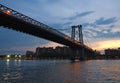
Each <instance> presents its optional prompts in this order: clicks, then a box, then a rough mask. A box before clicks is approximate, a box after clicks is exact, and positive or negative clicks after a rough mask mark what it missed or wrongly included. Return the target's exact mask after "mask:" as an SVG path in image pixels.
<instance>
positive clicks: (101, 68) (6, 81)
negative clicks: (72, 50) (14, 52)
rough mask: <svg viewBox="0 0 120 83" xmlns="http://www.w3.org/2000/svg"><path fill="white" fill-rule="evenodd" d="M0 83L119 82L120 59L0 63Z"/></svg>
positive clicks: (6, 61) (7, 61)
mask: <svg viewBox="0 0 120 83" xmlns="http://www.w3.org/2000/svg"><path fill="white" fill-rule="evenodd" d="M0 83H120V60H88V61H83V62H79V61H76V62H71V61H69V60H0Z"/></svg>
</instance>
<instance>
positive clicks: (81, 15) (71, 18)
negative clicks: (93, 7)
mask: <svg viewBox="0 0 120 83" xmlns="http://www.w3.org/2000/svg"><path fill="white" fill-rule="evenodd" d="M91 13H94V11H86V12H83V13H77V14H76V15H75V16H71V17H69V18H64V19H68V20H75V19H76V18H79V17H84V16H87V15H89V14H91Z"/></svg>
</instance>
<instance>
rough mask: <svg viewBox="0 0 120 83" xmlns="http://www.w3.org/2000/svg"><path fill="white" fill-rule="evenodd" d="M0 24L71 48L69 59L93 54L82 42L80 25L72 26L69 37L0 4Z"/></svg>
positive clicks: (87, 56) (83, 57)
mask: <svg viewBox="0 0 120 83" xmlns="http://www.w3.org/2000/svg"><path fill="white" fill-rule="evenodd" d="M0 26H3V27H4V28H8V29H12V30H15V31H19V32H23V33H25V34H30V35H33V36H36V37H40V38H44V39H47V40H50V41H53V42H56V43H60V44H63V45H66V46H69V47H70V48H71V51H72V53H71V55H70V56H71V60H75V59H79V60H84V59H86V58H89V57H91V56H93V55H94V54H95V52H94V50H92V49H91V48H90V47H88V46H87V45H85V44H84V43H83V35H82V25H78V26H72V34H71V37H69V36H67V35H65V34H63V33H61V32H59V31H58V30H56V29H53V28H52V27H50V26H48V25H45V24H43V23H41V22H39V21H36V20H34V19H32V18H30V17H28V16H26V15H24V14H21V13H19V12H17V11H15V10H13V9H11V8H8V7H6V6H4V5H2V4H0Z"/></svg>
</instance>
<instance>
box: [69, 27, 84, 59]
mask: <svg viewBox="0 0 120 83" xmlns="http://www.w3.org/2000/svg"><path fill="white" fill-rule="evenodd" d="M71 28H72V32H71V38H72V39H74V40H77V41H79V42H80V43H81V44H84V42H83V34H82V25H77V26H72V27H71ZM71 49H72V55H71V59H72V60H74V59H76V57H77V59H79V60H83V58H84V47H82V48H75V47H71Z"/></svg>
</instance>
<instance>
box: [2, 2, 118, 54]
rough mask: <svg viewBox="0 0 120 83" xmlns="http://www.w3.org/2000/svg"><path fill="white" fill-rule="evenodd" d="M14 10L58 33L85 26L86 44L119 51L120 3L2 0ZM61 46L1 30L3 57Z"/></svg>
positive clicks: (98, 48) (11, 31) (4, 29)
mask: <svg viewBox="0 0 120 83" xmlns="http://www.w3.org/2000/svg"><path fill="white" fill-rule="evenodd" d="M0 4H3V5H5V6H7V7H9V8H12V9H14V10H16V11H18V12H20V13H23V14H24V15H27V16H29V17H31V18H33V19H35V20H37V21H40V22H42V23H44V24H47V25H49V26H51V27H53V28H55V29H61V28H62V29H64V28H68V29H69V30H66V31H64V33H65V34H67V35H70V30H71V26H72V25H80V24H81V25H83V35H84V42H85V44H86V45H88V46H89V47H91V48H93V49H96V50H104V49H106V48H118V47H120V0H0ZM57 45H59V44H57V43H54V42H51V41H47V40H45V39H41V38H38V37H34V36H31V35H28V34H24V33H20V32H16V31H13V30H10V29H6V28H3V27H0V54H9V53H10V54H15V53H16V54H18V53H22V54H25V51H26V50H31V51H35V48H36V47H40V46H41V47H44V46H47V47H55V46H57Z"/></svg>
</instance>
